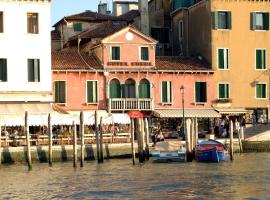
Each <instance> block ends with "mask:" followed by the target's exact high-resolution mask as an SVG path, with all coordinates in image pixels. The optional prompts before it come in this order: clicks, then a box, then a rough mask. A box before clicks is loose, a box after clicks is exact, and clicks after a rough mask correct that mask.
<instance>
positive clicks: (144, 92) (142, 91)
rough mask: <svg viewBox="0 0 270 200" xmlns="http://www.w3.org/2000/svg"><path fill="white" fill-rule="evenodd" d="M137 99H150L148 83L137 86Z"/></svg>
mask: <svg viewBox="0 0 270 200" xmlns="http://www.w3.org/2000/svg"><path fill="white" fill-rule="evenodd" d="M139 98H150V85H149V84H148V83H142V84H140V85H139Z"/></svg>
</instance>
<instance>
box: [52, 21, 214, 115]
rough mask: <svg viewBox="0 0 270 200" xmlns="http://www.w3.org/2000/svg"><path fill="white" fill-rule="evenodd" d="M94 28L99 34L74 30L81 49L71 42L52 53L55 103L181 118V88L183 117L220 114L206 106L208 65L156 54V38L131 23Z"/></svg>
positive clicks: (210, 84) (210, 97) (209, 88)
mask: <svg viewBox="0 0 270 200" xmlns="http://www.w3.org/2000/svg"><path fill="white" fill-rule="evenodd" d="M102 28H103V29H106V26H104V27H102ZM99 32H100V33H102V34H103V35H102V36H99V34H98V33H95V34H93V30H92V31H89V32H88V33H83V34H81V35H80V34H79V35H78V36H77V38H78V44H79V45H78V46H79V49H80V51H78V49H76V47H77V46H75V45H74V46H73V50H72V48H69V49H67V50H64V51H59V52H53V53H52V70H53V80H54V83H53V91H54V97H55V102H56V103H58V104H59V105H61V106H62V107H63V108H64V109H66V110H67V111H80V110H107V111H108V112H111V113H114V112H128V111H131V110H139V111H141V112H143V113H144V114H145V116H153V115H154V116H158V117H161V118H163V117H164V118H181V117H182V110H181V109H182V106H183V105H182V93H181V91H180V87H181V86H183V87H184V108H185V113H186V117H199V118H211V117H218V116H219V115H218V113H217V112H216V111H215V110H214V109H212V107H211V105H212V101H213V100H214V82H213V81H214V79H213V73H214V71H213V70H212V69H211V67H210V65H209V64H207V63H206V62H204V61H202V60H199V59H194V58H182V57H156V56H155V48H156V44H157V41H155V40H154V39H152V38H151V37H149V36H147V35H144V34H143V33H141V32H140V31H138V30H137V29H135V28H134V27H132V26H127V27H124V28H121V29H118V30H117V29H116V31H115V32H113V31H107V32H106V31H103V32H102V31H101V30H100V29H99ZM104 32H106V33H108V34H107V35H106V34H105V36H104ZM74 41H75V40H74V37H73V43H74ZM80 45H81V46H80ZM74 49H75V50H74Z"/></svg>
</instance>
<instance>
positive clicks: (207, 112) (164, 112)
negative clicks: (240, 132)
mask: <svg viewBox="0 0 270 200" xmlns="http://www.w3.org/2000/svg"><path fill="white" fill-rule="evenodd" d="M154 115H155V116H157V117H160V118H182V117H183V110H182V109H160V110H155V111H154ZM184 115H185V117H198V118H218V117H221V115H220V114H219V113H218V112H217V111H215V110H214V109H210V108H209V109H189V108H187V109H184Z"/></svg>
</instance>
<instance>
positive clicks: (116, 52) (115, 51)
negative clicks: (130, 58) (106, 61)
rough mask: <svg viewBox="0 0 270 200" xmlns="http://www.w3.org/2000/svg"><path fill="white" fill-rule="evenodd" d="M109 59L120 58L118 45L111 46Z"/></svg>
mask: <svg viewBox="0 0 270 200" xmlns="http://www.w3.org/2000/svg"><path fill="white" fill-rule="evenodd" d="M111 60H120V47H116V46H113V47H111Z"/></svg>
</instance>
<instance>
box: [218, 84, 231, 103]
mask: <svg viewBox="0 0 270 200" xmlns="http://www.w3.org/2000/svg"><path fill="white" fill-rule="evenodd" d="M218 94H219V95H218V98H219V99H229V98H230V86H229V84H228V83H219V84H218Z"/></svg>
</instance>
